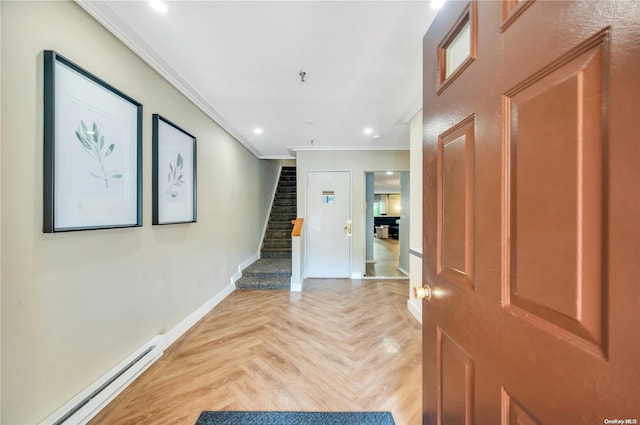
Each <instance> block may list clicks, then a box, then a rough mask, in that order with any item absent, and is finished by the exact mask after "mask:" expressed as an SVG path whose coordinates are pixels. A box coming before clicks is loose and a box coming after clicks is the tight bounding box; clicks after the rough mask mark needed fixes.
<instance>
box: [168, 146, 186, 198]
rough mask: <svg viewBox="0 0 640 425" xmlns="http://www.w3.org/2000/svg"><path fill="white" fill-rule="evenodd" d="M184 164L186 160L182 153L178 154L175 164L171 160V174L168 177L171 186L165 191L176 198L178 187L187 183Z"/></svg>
mask: <svg viewBox="0 0 640 425" xmlns="http://www.w3.org/2000/svg"><path fill="white" fill-rule="evenodd" d="M183 166H184V160H183V159H182V155H181V154H178V158H177V159H176V164H175V165H173V164H172V163H171V162H169V176H168V178H167V181H168V183H169V188H168V189H167V190H166V191H165V192H164V193H168V194H169V195H170V196H171V197H172V198H176V197H177V196H178V188H179V187H180V186H182V185H183V184H185V181H184V180H183V177H184V173H183V170H182V168H183Z"/></svg>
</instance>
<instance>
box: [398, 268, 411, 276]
mask: <svg viewBox="0 0 640 425" xmlns="http://www.w3.org/2000/svg"><path fill="white" fill-rule="evenodd" d="M398 270H400V271H401V272H402V273H404V274H406V275H407V276H409V271H408V270H405V269H404V267H398Z"/></svg>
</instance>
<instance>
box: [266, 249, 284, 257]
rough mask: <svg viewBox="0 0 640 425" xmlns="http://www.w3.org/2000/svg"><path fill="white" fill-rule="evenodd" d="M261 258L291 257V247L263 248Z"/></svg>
mask: <svg viewBox="0 0 640 425" xmlns="http://www.w3.org/2000/svg"><path fill="white" fill-rule="evenodd" d="M260 255H261V256H262V258H291V249H288V250H287V249H263V250H262V252H261V253H260Z"/></svg>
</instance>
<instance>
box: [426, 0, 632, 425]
mask: <svg viewBox="0 0 640 425" xmlns="http://www.w3.org/2000/svg"><path fill="white" fill-rule="evenodd" d="M423 53H424V82H423V90H424V102H423V108H424V126H423V129H424V145H423V149H424V151H423V152H424V219H423V220H424V221H423V229H424V255H425V260H424V269H423V279H424V283H425V284H428V285H429V286H431V288H432V293H433V296H434V298H433V299H432V300H431V301H426V300H425V301H424V303H423V324H424V325H423V353H424V354H423V355H424V363H423V378H424V380H423V382H424V383H423V387H424V388H423V390H424V391H423V397H424V401H423V422H424V423H425V424H444V425H456V424H477V425H493V424H521V425H524V424H548V425H557V424H594V425H595V424H607V423H610V424H613V423H627V424H635V423H638V422H637V421H640V106H639V105H640V3H639V2H637V1H623V0H620V1H611V0H605V1H599V0H597V1H595V0H594V1H584V2H558V1H542V0H537V1H529V0H524V1H515V0H510V1H478V2H475V1H471V2H463V1H450V2H447V3H446V4H445V6H444V8H443V9H442V10H441V11H440V12H439V14H438V16H437V17H436V19H435V21H434V22H433V24H432V26H431V27H430V29H429V30H428V32H427V34H426V35H425V38H424V52H423ZM616 420H618V421H621V422H613V421H616ZM607 421H608V422H607ZM625 421H626V422H625Z"/></svg>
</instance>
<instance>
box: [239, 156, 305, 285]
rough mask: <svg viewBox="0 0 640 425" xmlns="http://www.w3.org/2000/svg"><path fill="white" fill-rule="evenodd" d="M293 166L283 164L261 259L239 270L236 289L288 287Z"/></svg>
mask: <svg viewBox="0 0 640 425" xmlns="http://www.w3.org/2000/svg"><path fill="white" fill-rule="evenodd" d="M296 196H297V195H296V167H282V171H281V173H280V180H278V187H277V188H276V195H275V197H274V199H273V205H272V206H271V214H270V215H269V223H268V224H267V231H266V232H265V235H264V241H263V243H262V249H261V250H260V259H259V260H258V261H256V262H255V263H253V264H251V265H250V266H249V267H247V268H246V269H244V270H243V271H242V277H241V278H240V279H238V280H237V281H236V288H238V289H287V290H288V289H290V286H291V229H292V228H293V225H292V224H291V220H294V219H295V218H296Z"/></svg>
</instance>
